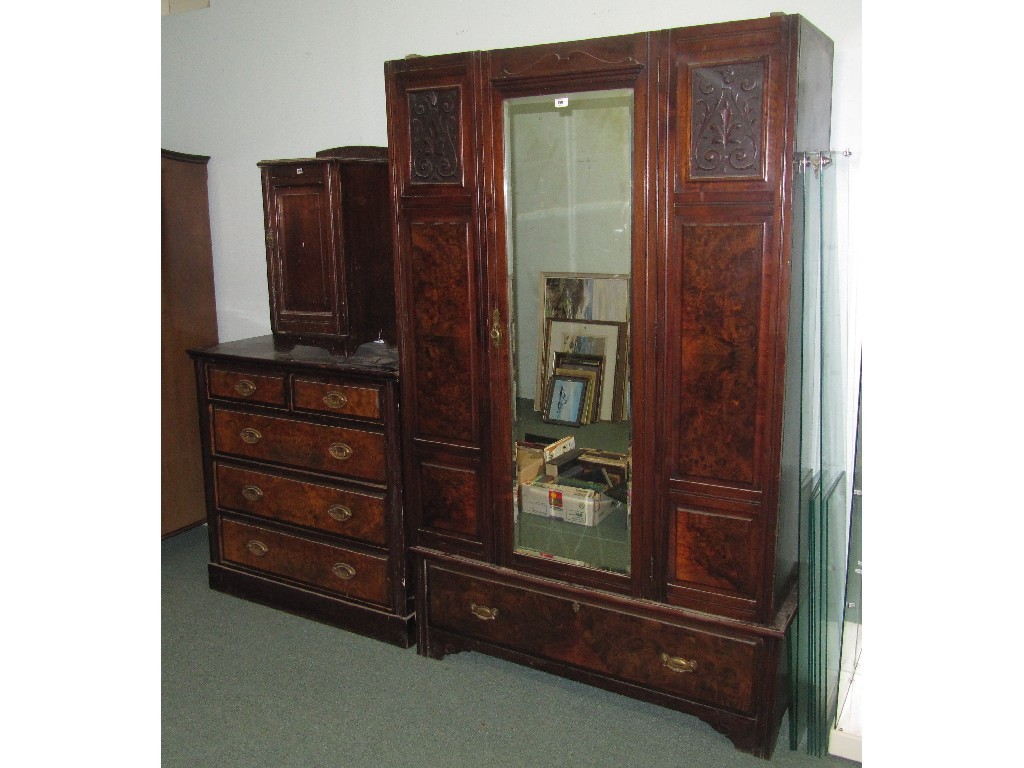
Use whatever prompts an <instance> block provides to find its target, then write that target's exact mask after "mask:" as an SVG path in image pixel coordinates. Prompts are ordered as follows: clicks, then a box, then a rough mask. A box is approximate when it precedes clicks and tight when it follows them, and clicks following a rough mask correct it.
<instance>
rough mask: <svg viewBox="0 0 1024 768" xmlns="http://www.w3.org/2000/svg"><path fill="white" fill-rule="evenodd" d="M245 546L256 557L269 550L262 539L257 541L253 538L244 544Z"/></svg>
mask: <svg viewBox="0 0 1024 768" xmlns="http://www.w3.org/2000/svg"><path fill="white" fill-rule="evenodd" d="M245 548H246V549H248V550H249V551H250V552H252V553H253V554H254V555H256V557H263V556H264V555H265V554H267V552H269V551H270V547H268V546H267V545H266V544H264V543H263V542H262V541H258V540H256V539H253V540H252V541H250V542H249V543H248V544H246V545H245Z"/></svg>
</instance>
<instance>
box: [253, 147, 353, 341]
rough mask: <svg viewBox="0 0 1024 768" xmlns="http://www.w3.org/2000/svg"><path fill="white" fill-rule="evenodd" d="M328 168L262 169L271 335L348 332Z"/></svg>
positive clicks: (310, 164) (293, 165) (290, 166)
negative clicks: (272, 331) (340, 280)
mask: <svg viewBox="0 0 1024 768" xmlns="http://www.w3.org/2000/svg"><path fill="white" fill-rule="evenodd" d="M334 184H335V182H334V179H333V177H332V171H331V167H330V164H329V163H326V162H322V161H308V162H307V161H303V162H297V163H274V164H268V165H265V166H263V194H264V213H265V220H266V236H267V269H268V272H269V279H270V305H271V324H272V326H273V330H274V332H275V333H290V334H304V333H305V334H333V335H340V334H345V333H347V322H346V313H345V312H344V304H345V301H344V296H343V295H339V293H343V291H339V284H338V277H339V275H338V263H337V262H338V256H337V254H338V244H337V240H336V222H335V221H334V216H333V213H332V211H333V208H334V206H333V205H332V200H333V198H334V196H335V195H336V190H335V189H334Z"/></svg>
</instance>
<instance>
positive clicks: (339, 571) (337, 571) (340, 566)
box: [331, 563, 356, 581]
mask: <svg viewBox="0 0 1024 768" xmlns="http://www.w3.org/2000/svg"><path fill="white" fill-rule="evenodd" d="M331 571H333V572H334V575H335V576H337V577H338V578H339V579H344V580H345V581H348V580H349V579H351V578H352V577H353V576H355V575H356V569H355V568H353V567H352V566H351V565H349V564H348V563H335V564H334V567H333V568H331Z"/></svg>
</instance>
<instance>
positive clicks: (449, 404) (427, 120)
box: [386, 54, 490, 557]
mask: <svg viewBox="0 0 1024 768" xmlns="http://www.w3.org/2000/svg"><path fill="white" fill-rule="evenodd" d="M475 60H476V57H475V56H474V55H469V54H466V55H463V54H459V55H453V56H442V57H431V58H430V59H429V60H417V59H409V60H405V61H401V62H389V63H388V65H387V68H386V76H387V93H388V143H389V149H390V152H391V169H392V174H393V178H392V189H393V190H394V191H395V194H396V199H395V211H396V218H397V229H396V240H395V248H396V276H397V295H396V304H397V309H398V321H399V349H400V350H401V367H402V382H401V383H402V411H403V413H402V420H403V423H404V429H403V432H404V445H403V449H404V450H403V460H404V462H405V466H406V478H407V486H406V488H407V503H408V508H409V514H410V518H411V525H412V528H413V530H414V539H415V541H416V543H419V544H422V545H426V546H433V547H437V548H440V549H443V550H446V551H455V552H459V553H462V554H465V555H468V556H471V557H482V556H485V554H486V553H487V552H489V550H490V528H489V527H488V526H487V525H486V523H485V520H484V516H483V514H482V509H483V506H484V500H485V499H486V498H487V496H488V493H487V487H486V477H485V474H484V472H483V471H482V469H483V467H485V466H486V465H487V461H486V454H487V437H488V435H489V433H490V429H489V426H488V410H487V407H488V403H489V400H490V384H489V377H488V359H487V354H488V352H487V347H486V346H485V344H484V339H485V335H484V334H485V331H484V327H485V326H484V322H485V321H484V317H485V315H486V308H485V307H484V303H485V297H486V293H485V291H484V290H483V286H484V285H485V282H484V280H485V265H484V263H483V260H482V258H481V253H482V251H481V247H480V243H481V235H480V225H479V220H480V210H479V207H478V200H477V195H476V179H477V169H476V162H477V161H476V155H475V152H474V146H475V135H476V133H477V126H476V123H477V121H478V120H479V115H478V114H477V109H476V106H475V84H476V77H475V72H476V66H475Z"/></svg>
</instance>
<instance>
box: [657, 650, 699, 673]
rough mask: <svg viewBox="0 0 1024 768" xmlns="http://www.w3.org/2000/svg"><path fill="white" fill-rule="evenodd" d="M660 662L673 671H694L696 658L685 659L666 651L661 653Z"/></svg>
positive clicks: (695, 669)
mask: <svg viewBox="0 0 1024 768" xmlns="http://www.w3.org/2000/svg"><path fill="white" fill-rule="evenodd" d="M661 663H662V664H664V665H665V666H666V667H668V668H669V669H671V670H672V671H673V672H696V671H697V660H696V659H691V660H689V661H688V660H686V659H683V658H680V657H679V656H669V655H668V654H667V653H663V654H661Z"/></svg>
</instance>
